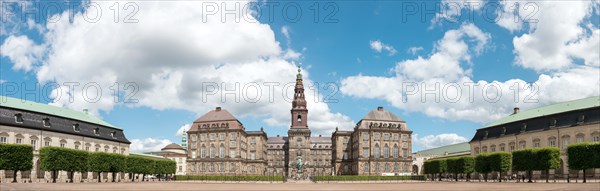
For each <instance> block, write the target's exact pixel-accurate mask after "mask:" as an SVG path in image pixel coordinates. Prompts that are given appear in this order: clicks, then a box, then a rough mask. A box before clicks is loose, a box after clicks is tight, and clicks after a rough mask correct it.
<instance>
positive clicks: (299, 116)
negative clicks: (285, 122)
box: [298, 115, 302, 125]
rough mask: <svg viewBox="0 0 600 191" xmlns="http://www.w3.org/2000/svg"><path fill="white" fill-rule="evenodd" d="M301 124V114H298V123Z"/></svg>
mask: <svg viewBox="0 0 600 191" xmlns="http://www.w3.org/2000/svg"><path fill="white" fill-rule="evenodd" d="M300 124H302V116H301V115H298V125H300Z"/></svg>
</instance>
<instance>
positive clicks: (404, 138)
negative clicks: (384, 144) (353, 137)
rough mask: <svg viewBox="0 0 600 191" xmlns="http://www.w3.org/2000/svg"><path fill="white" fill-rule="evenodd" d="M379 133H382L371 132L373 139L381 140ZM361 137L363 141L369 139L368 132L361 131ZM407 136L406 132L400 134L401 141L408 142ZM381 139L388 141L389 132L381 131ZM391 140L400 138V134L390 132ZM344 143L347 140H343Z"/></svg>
mask: <svg viewBox="0 0 600 191" xmlns="http://www.w3.org/2000/svg"><path fill="white" fill-rule="evenodd" d="M381 135H382V133H377V132H376V133H373V140H375V141H380V140H382V139H381ZM361 137H362V140H363V141H365V142H367V141H369V133H367V132H363V133H362V134H361ZM408 138H409V137H408V135H407V134H402V141H403V142H408ZM383 140H384V141H389V140H390V133H383ZM391 140H393V141H398V140H400V134H398V133H394V134H391ZM344 143H347V141H346V140H344Z"/></svg>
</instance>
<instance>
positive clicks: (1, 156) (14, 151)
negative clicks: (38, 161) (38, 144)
mask: <svg viewBox="0 0 600 191" xmlns="http://www.w3.org/2000/svg"><path fill="white" fill-rule="evenodd" d="M31 168H33V147H32V146H31V145H25V144H0V170H12V171H13V173H14V174H13V182H17V171H23V170H31Z"/></svg>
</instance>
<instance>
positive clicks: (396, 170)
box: [394, 163, 400, 173]
mask: <svg viewBox="0 0 600 191" xmlns="http://www.w3.org/2000/svg"><path fill="white" fill-rule="evenodd" d="M399 171H400V164H398V163H394V172H396V173H397V172H399Z"/></svg>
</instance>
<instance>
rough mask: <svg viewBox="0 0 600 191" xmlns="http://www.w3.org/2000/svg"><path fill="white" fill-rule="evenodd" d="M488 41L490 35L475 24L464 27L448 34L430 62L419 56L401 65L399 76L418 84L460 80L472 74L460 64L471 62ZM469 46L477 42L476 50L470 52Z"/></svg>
mask: <svg viewBox="0 0 600 191" xmlns="http://www.w3.org/2000/svg"><path fill="white" fill-rule="evenodd" d="M489 39H490V34H488V33H484V32H482V31H481V30H480V29H479V28H477V27H476V26H475V25H473V24H464V25H462V26H461V27H460V28H459V29H456V30H449V31H447V32H446V33H445V34H444V37H443V38H442V39H441V40H439V41H438V42H437V43H436V44H435V50H434V53H433V54H432V55H431V56H430V57H429V58H422V57H420V56H419V57H418V58H417V59H415V60H405V61H402V62H400V63H398V65H397V66H396V69H395V71H396V74H397V75H403V76H404V77H406V78H407V79H408V80H417V81H421V80H425V79H432V78H442V79H446V80H450V81H452V80H457V79H459V78H460V77H462V76H465V75H469V73H470V72H469V71H468V70H464V69H463V68H461V66H460V64H461V62H470V60H471V54H474V55H476V54H478V53H480V52H481V51H483V49H484V47H485V45H486V44H487V43H488V41H489ZM468 42H475V43H474V44H475V45H474V47H473V48H471V49H469V44H468Z"/></svg>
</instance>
